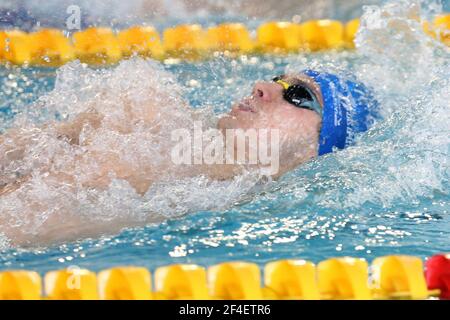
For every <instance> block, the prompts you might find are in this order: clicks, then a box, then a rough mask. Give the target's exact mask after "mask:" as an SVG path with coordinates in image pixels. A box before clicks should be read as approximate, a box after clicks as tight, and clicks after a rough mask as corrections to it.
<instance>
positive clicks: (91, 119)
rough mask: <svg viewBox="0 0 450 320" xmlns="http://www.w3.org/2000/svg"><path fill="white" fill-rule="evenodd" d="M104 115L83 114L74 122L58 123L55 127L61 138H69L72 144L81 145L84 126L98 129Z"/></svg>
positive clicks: (94, 113)
mask: <svg viewBox="0 0 450 320" xmlns="http://www.w3.org/2000/svg"><path fill="white" fill-rule="evenodd" d="M103 117H104V116H103V115H100V114H99V113H96V112H83V113H80V114H78V115H77V116H76V117H75V119H74V120H73V121H70V122H62V123H58V124H57V125H56V126H55V130H56V133H57V135H58V137H59V138H67V139H68V141H69V142H70V143H71V144H79V142H80V141H79V139H80V133H81V130H82V129H83V127H84V126H86V125H89V126H91V127H92V128H94V129H98V128H99V127H100V125H101V123H102V120H103Z"/></svg>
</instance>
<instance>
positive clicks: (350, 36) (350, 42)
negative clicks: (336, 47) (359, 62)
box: [345, 19, 360, 49]
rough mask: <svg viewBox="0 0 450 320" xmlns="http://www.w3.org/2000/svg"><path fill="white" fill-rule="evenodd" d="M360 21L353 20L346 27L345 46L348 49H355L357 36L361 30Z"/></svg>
mask: <svg viewBox="0 0 450 320" xmlns="http://www.w3.org/2000/svg"><path fill="white" fill-rule="evenodd" d="M359 25H360V22H359V19H353V20H351V21H349V22H347V23H346V25H345V45H346V46H347V48H350V49H354V48H355V36H356V33H357V32H358V29H359Z"/></svg>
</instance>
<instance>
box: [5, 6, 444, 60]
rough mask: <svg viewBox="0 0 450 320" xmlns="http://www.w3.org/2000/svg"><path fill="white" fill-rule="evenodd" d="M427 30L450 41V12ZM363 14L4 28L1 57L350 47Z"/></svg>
mask: <svg viewBox="0 0 450 320" xmlns="http://www.w3.org/2000/svg"><path fill="white" fill-rule="evenodd" d="M422 24H423V29H424V32H425V33H427V34H428V35H430V36H431V37H433V38H435V39H439V40H440V41H442V42H444V43H445V44H447V45H450V14H443V15H439V16H437V17H435V18H434V20H433V21H432V22H428V21H425V22H423V23H422ZM359 27H360V20H359V19H354V20H351V21H349V22H341V21H337V20H329V19H322V20H309V21H305V22H303V23H294V22H287V21H270V22H266V23H263V24H261V25H260V26H258V28H257V29H256V30H255V32H250V31H249V30H248V29H247V27H246V26H245V25H244V24H242V23H223V24H219V25H215V26H211V27H209V28H207V29H204V28H202V26H200V25H199V24H183V25H177V26H173V27H169V28H167V29H165V30H163V32H162V36H161V35H160V34H159V33H158V31H157V30H156V29H155V28H154V27H152V26H133V27H130V28H128V29H125V30H118V31H117V32H115V31H114V30H112V29H111V28H106V27H90V28H87V29H85V30H81V31H77V32H73V33H72V34H70V35H67V34H66V33H65V32H64V31H63V30H59V29H50V28H41V29H39V30H36V31H34V32H30V33H27V32H23V31H21V30H0V62H2V63H5V64H13V65H24V66H48V67H58V66H61V65H63V64H65V63H67V62H69V61H72V60H75V59H79V60H80V61H81V62H83V63H87V64H90V65H94V66H102V65H111V64H116V63H118V62H119V61H120V60H122V59H126V58H129V57H131V56H134V55H138V56H142V57H151V58H154V59H157V60H161V61H165V62H166V63H176V62H180V61H198V60H202V59H207V58H213V57H217V56H220V55H223V56H229V57H237V56H241V55H258V54H274V55H286V54H291V53H303V52H304V53H306V52H318V51H325V50H349V49H353V48H354V47H355V44H354V39H355V35H356V33H357V32H358V30H359Z"/></svg>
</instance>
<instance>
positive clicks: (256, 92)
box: [252, 82, 271, 102]
mask: <svg viewBox="0 0 450 320" xmlns="http://www.w3.org/2000/svg"><path fill="white" fill-rule="evenodd" d="M270 85H271V83H267V82H257V83H256V84H255V85H254V86H253V91H252V96H253V98H254V99H258V100H262V101H265V102H269V101H270V100H271V92H270Z"/></svg>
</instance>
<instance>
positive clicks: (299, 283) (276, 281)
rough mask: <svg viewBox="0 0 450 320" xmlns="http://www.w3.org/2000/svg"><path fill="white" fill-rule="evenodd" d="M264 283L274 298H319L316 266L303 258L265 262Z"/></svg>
mask: <svg viewBox="0 0 450 320" xmlns="http://www.w3.org/2000/svg"><path fill="white" fill-rule="evenodd" d="M264 284H265V286H266V289H267V290H270V291H272V292H273V293H274V294H275V297H276V299H302V300H318V299H320V295H319V289H318V287H317V282H316V267H315V265H314V264H313V263H312V262H309V261H305V260H280V261H274V262H270V263H268V264H266V266H265V269H264Z"/></svg>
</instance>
